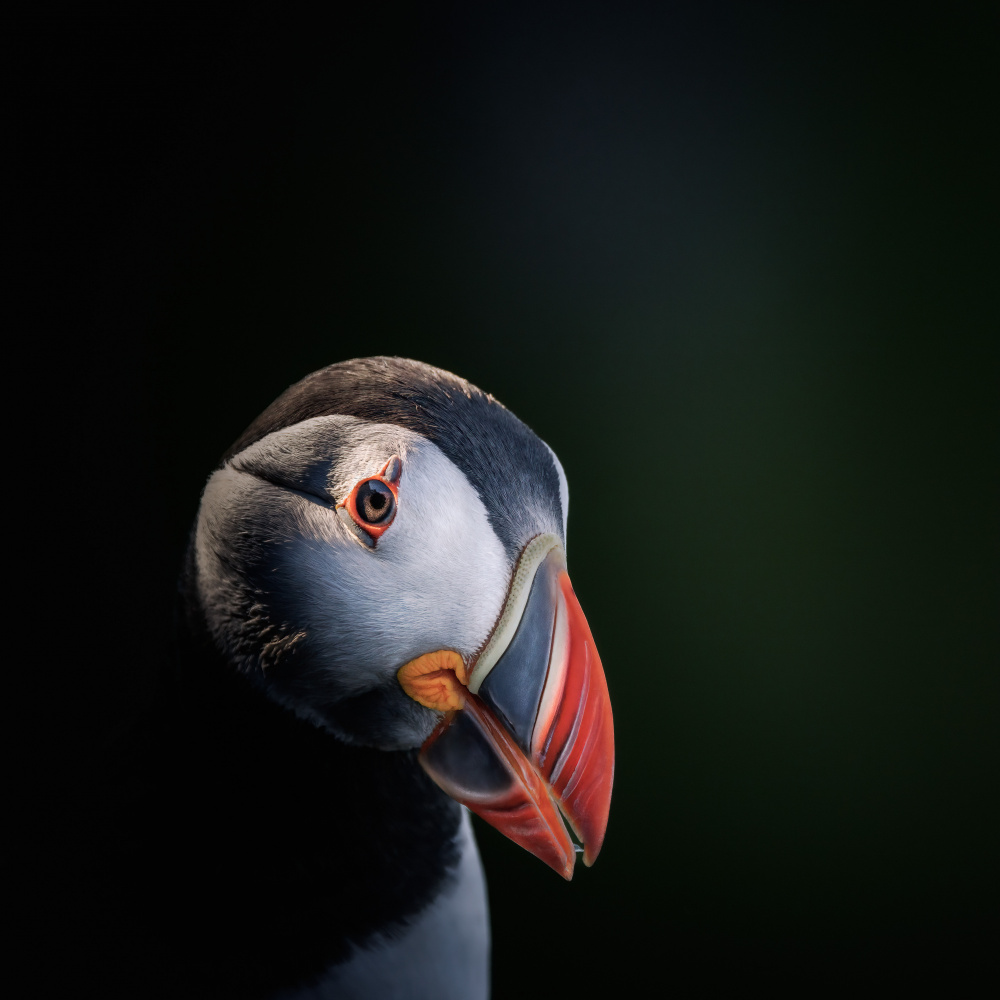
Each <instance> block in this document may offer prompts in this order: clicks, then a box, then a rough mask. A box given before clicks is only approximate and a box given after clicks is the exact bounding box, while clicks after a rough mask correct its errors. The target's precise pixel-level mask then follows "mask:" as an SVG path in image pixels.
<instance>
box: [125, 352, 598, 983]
mask: <svg viewBox="0 0 1000 1000" xmlns="http://www.w3.org/2000/svg"><path fill="white" fill-rule="evenodd" d="M568 503H569V490H568V486H567V481H566V476H565V473H564V471H563V468H562V465H561V464H560V462H559V459H558V458H557V457H556V455H555V453H554V452H553V451H552V449H551V448H549V447H548V445H546V444H545V442H544V441H542V440H541V439H540V438H539V437H538V436H536V435H535V434H534V433H533V432H532V431H531V430H530V429H529V428H528V427H527V426H526V425H525V424H524V423H522V422H521V421H520V420H519V419H518V418H517V417H516V416H515V415H514V414H513V413H511V412H510V411H509V410H508V409H506V408H505V407H504V406H503V405H502V404H501V403H499V402H498V401H497V400H496V399H494V398H493V397H492V396H491V395H488V394H487V393H485V392H483V391H481V390H480V389H478V388H476V387H475V386H474V385H471V384H470V383H469V382H467V381H466V380H464V379H462V378H460V377H458V376H456V375H453V374H451V373H449V372H447V371H444V370H441V369H439V368H435V367H432V366H430V365H427V364H424V363H421V362H418V361H414V360H408V359H403V358H395V357H374V358H361V359H355V360H350V361H344V362H341V363H337V364H333V365H330V366H329V367H326V368H323V369H321V370H319V371H316V372H313V373H312V374H310V375H308V376H306V377H305V378H303V379H302V380H301V381H299V382H297V383H296V384H294V385H292V386H291V387H290V388H289V389H287V390H286V391H285V392H284V393H283V394H282V395H281V396H279V397H278V398H277V399H276V400H275V401H274V402H273V403H272V404H271V405H270V406H269V407H267V409H265V410H264V411H263V413H261V414H260V416H258V417H257V418H256V419H255V420H254V421H253V422H252V423H251V424H250V425H249V427H248V428H247V429H246V430H245V431H244V432H243V434H241V435H240V437H239V438H238V439H237V440H236V441H235V443H234V444H233V445H232V447H230V448H229V450H228V451H227V452H226V453H225V454H224V455H223V456H222V458H221V460H220V462H219V464H218V466H217V467H216V468H215V469H214V470H213V471H212V472H211V474H210V476H209V477H208V480H207V483H206V484H205V487H204V491H203V494H202V496H201V501H200V506H199V508H198V512H197V516H196V518H195V523H194V526H193V529H192V531H191V535H190V544H189V546H188V549H187V554H186V557H185V559H184V565H183V570H182V572H181V575H180V581H179V586H178V590H177V610H176V615H175V623H174V624H175V628H174V643H173V648H172V651H171V654H170V656H169V658H168V659H166V660H165V668H164V676H165V677H166V682H165V683H164V685H163V689H162V691H161V692H160V694H159V695H158V696H157V698H156V699H155V700H154V707H153V710H152V711H151V713H150V715H149V716H148V717H147V718H146V719H145V720H144V723H143V725H142V726H141V727H139V729H138V732H136V733H134V734H133V736H132V739H133V743H132V745H131V747H130V749H129V751H128V753H127V754H126V757H127V765H126V766H125V768H124V771H125V774H124V781H123V784H122V785H121V786H120V787H122V788H124V789H125V791H119V793H117V794H116V797H115V798H116V808H117V810H118V815H117V817H116V820H115V826H116V830H117V829H124V830H125V831H126V832H125V833H124V834H123V835H121V836H118V835H117V834H116V838H117V839H115V840H114V844H115V846H114V848H113V849H112V850H113V852H114V853H115V855H116V858H117V860H118V862H119V863H121V862H123V863H124V867H125V869H126V871H129V870H131V872H132V874H131V875H129V876H127V877H126V878H125V880H124V881H125V882H126V883H127V888H126V890H125V891H124V894H123V902H122V903H121V906H120V910H121V912H122V914H124V916H125V918H126V919H125V920H124V921H123V922H124V923H126V924H129V925H130V927H129V933H126V934H125V935H124V936H123V937H122V938H121V939H120V941H119V943H118V944H117V945H116V947H117V948H118V959H119V963H120V964H119V968H118V972H117V973H116V975H115V977H114V978H115V980H116V983H117V985H119V986H121V985H124V987H125V990H124V992H131V993H132V995H143V996H159V995H163V996H174V995H177V996H180V995H183V996H206V997H209V996H210V997H220V996H239V997H261V998H263V997H268V998H282V1000H305V998H314V1000H320V998H327V997H336V998H379V1000H391V998H397V997H398V998H406V1000H422V998H425V997H426V998H432V997H433V998H436V1000H449V998H454V1000H480V998H486V997H488V996H489V992H490V920H489V911H488V902H487V889H486V881H485V878H484V873H483V868H482V865H481V862H480V857H479V853H478V850H477V847H476V841H475V837H474V834H473V829H472V825H471V822H470V814H471V813H475V814H476V815H477V816H479V817H480V818H481V819H482V820H483V821H484V822H485V823H487V824H489V825H491V826H493V827H495V828H496V829H497V830H499V831H500V832H501V833H503V834H504V835H505V836H506V837H508V838H509V839H510V840H511V841H513V842H514V843H515V844H516V845H519V846H520V847H521V848H523V849H525V850H526V851H527V852H529V853H530V854H531V855H534V857H535V858H537V859H538V860H539V861H541V862H542V863H544V864H545V865H547V866H548V867H549V868H551V869H553V871H554V872H556V873H558V875H559V876H562V877H563V878H565V879H571V878H572V875H573V872H574V866H575V862H576V860H577V857H578V856H581V857H582V860H583V863H584V864H585V865H591V864H592V863H593V862H594V861H595V859H596V858H597V856H598V853H599V852H600V850H601V845H602V843H603V841H604V836H605V830H606V826H607V821H608V814H609V809H610V801H611V790H612V783H613V775H614V732H613V718H612V711H611V703H610V699H609V695H608V685H607V681H606V678H605V675H604V671H603V667H602V664H601V660H600V657H599V655H598V652H597V649H596V646H595V644H594V640H593V636H592V634H591V631H590V628H589V626H588V624H587V619H586V617H585V616H584V613H583V610H582V608H581V605H580V602H579V600H578V599H577V597H576V595H575V593H574V590H573V587H572V584H571V582H570V578H569V576H568V573H567V568H566V525H567V514H568ZM137 844H138V845H141V846H136V845H137ZM140 899H141V901H142V905H141V906H140V903H139V900H140ZM150 901H152V905H150ZM140 911H141V912H140ZM150 913H152V914H153V916H152V918H151V917H150ZM133 917H134V919H133ZM136 928H142V929H141V930H137V929H136ZM129 935H131V936H129ZM140 940H141V942H142V944H141V946H140V945H139V943H138V942H139V941H140ZM140 952H141V953H143V954H144V956H145V958H144V960H143V961H142V962H140V960H139V959H137V958H136V955H137V954H139V953H140Z"/></svg>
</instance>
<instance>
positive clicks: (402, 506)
mask: <svg viewBox="0 0 1000 1000" xmlns="http://www.w3.org/2000/svg"><path fill="white" fill-rule="evenodd" d="M393 454H398V455H399V456H400V459H401V464H402V471H401V474H400V479H399V485H398V491H399V499H398V505H397V510H396V514H395V518H394V520H393V522H392V524H391V525H390V527H389V528H388V529H387V530H386V532H385V533H384V534H383V535H382V536H381V537H380V538H379V539H378V541H377V543H376V544H375V546H374V547H372V548H369V547H367V546H364V545H361V544H359V543H358V541H357V539H356V538H355V537H354V536H353V534H352V533H351V532H350V531H349V529H348V528H346V527H345V526H344V525H343V524H342V523H341V521H340V519H339V518H338V516H337V514H336V512H335V505H336V503H337V502H339V501H341V500H342V499H343V498H344V497H345V496H346V495H347V494H348V493H349V492H350V490H351V489H352V488H353V486H354V485H355V483H357V481H358V480H359V479H363V478H365V477H367V476H373V475H375V474H377V473H378V472H379V470H380V469H381V468H382V467H383V466H384V464H385V462H386V461H387V460H388V459H389V457H390V456H392V455H393ZM296 484H298V485H296ZM196 555H197V567H198V583H199V589H200V592H201V596H202V601H203V605H204V607H205V609H206V614H207V617H208V624H209V627H210V629H211V631H212V633H213V634H214V635H215V637H216V639H217V641H219V642H220V643H221V644H222V645H223V646H224V647H225V648H227V649H229V650H231V651H233V652H234V653H235V654H236V655H237V657H239V656H240V655H242V656H243V661H242V662H241V664H240V665H241V666H243V667H244V668H247V669H253V668H255V667H263V680H264V683H265V686H266V687H268V688H269V689H271V688H272V685H273V686H274V690H273V692H272V693H273V694H274V695H275V697H277V698H278V700H280V701H283V702H286V703H288V704H290V705H291V707H293V708H294V709H295V710H296V711H297V712H299V714H302V715H305V716H307V717H313V718H317V714H316V712H315V711H311V710H310V705H309V693H308V692H309V688H308V685H305V686H304V685H302V684H299V683H290V682H289V680H288V678H286V677H284V676H283V670H282V666H281V663H282V661H281V656H280V655H278V656H277V657H276V658H275V660H274V662H273V663H271V662H269V661H266V660H262V659H261V658H260V649H261V648H262V645H265V644H266V643H267V642H281V641H284V642H287V643H289V644H290V645H289V650H292V649H293V648H294V647H295V646H296V645H298V646H300V647H302V648H306V647H307V648H308V654H307V655H308V663H309V671H310V675H311V676H312V677H316V674H317V671H318V674H319V679H320V680H321V681H322V684H321V685H320V686H321V687H322V688H323V690H324V698H326V699H327V700H329V699H330V698H331V697H333V698H349V697H352V696H355V695H360V694H362V693H364V692H368V691H371V690H373V689H375V688H377V687H379V686H380V685H385V684H390V685H391V684H392V683H394V678H395V674H396V671H397V670H398V669H399V667H400V666H402V665H403V664H404V663H406V662H407V661H409V660H411V659H414V658H415V657H417V656H419V655H421V654H423V653H426V652H430V651H433V650H438V649H453V650H455V651H457V652H458V653H460V654H461V655H463V656H464V657H466V658H468V657H471V656H472V655H473V654H474V653H475V652H476V650H478V649H479V648H480V647H481V646H482V645H483V643H484V642H485V640H486V638H487V636H488V635H489V633H490V630H491V629H492V627H493V624H494V623H495V622H496V620H497V616H498V615H499V614H500V610H501V608H502V606H503V602H504V597H505V595H506V592H507V584H508V581H509V579H510V572H511V569H512V567H511V565H510V562H509V559H508V557H507V555H506V553H505V552H504V548H503V545H502V544H501V542H500V540H499V538H498V537H497V535H496V533H495V532H494V531H493V528H492V527H491V525H490V523H489V519H488V516H487V512H486V508H485V507H484V505H483V503H482V501H481V500H480V498H479V495H478V494H477V493H476V491H475V490H474V489H473V487H472V486H471V485H470V483H469V481H468V480H467V479H466V477H465V476H464V474H463V473H462V472H461V471H460V470H459V469H458V468H457V466H455V465H454V464H453V463H452V462H451V461H450V460H449V459H448V458H447V457H446V456H445V455H444V453H443V452H442V451H441V450H440V449H439V448H438V447H437V446H436V445H435V444H433V443H432V442H430V441H428V440H427V439H426V438H424V437H423V436H422V435H419V434H417V433H415V432H412V431H409V430H406V429H405V428H401V427H399V426H396V425H389V424H373V423H368V422H365V421H362V420H358V419H356V418H353V417H344V416H328V417H316V418H313V419H311V420H306V421H303V422H302V423H300V424H296V425H294V426H293V427H289V428H286V429H284V430H281V431H276V432H275V433H273V434H270V435H268V436H267V437H266V438H264V439H263V440H261V441H260V442H258V443H257V444H255V445H253V446H252V447H250V448H248V449H247V450H246V451H244V452H242V453H241V454H240V455H237V456H236V457H235V458H234V459H232V460H231V461H230V462H229V463H227V465H226V466H225V467H224V468H223V469H220V470H219V471H217V472H216V473H215V474H214V475H213V476H212V477H211V478H210V479H209V482H208V485H207V486H206V488H205V493H204V495H203V498H202V506H201V510H200V513H199V518H198V527H197V536H196ZM257 619H260V622H261V625H260V626H259V627H257V626H256V625H255V624H254V623H255V622H256V621H257ZM280 652H281V650H280V649H279V650H278V653H279V654H280ZM295 655H296V656H300V658H301V654H300V653H299V652H296V653H295ZM292 679H293V680H295V679H296V678H295V677H294V676H293V678H292ZM313 708H314V709H315V708H316V706H313ZM421 711H422V712H423V711H426V710H423V709H421ZM320 718H321V716H320Z"/></svg>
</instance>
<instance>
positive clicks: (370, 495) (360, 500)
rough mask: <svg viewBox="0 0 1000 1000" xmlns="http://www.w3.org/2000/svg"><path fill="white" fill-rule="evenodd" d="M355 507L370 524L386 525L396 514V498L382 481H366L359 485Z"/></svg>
mask: <svg viewBox="0 0 1000 1000" xmlns="http://www.w3.org/2000/svg"><path fill="white" fill-rule="evenodd" d="M354 505H355V507H356V509H357V512H358V515H359V516H360V517H361V518H362V520H364V521H366V522H367V523H368V524H385V523H387V522H389V521H391V520H392V515H393V514H395V513H396V498H395V497H394V496H393V495H392V490H390V489H389V487H388V486H386V484H385V483H383V482H382V480H381V479H366V480H365V481H364V482H363V483H360V484H359V485H358V491H357V493H356V494H355V499H354Z"/></svg>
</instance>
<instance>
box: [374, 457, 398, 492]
mask: <svg viewBox="0 0 1000 1000" xmlns="http://www.w3.org/2000/svg"><path fill="white" fill-rule="evenodd" d="M402 471H403V460H402V459H401V458H400V457H399V455H393V456H392V457H391V458H390V459H389V461H388V462H386V463H385V465H383V466H382V471H381V472H380V473H379V475H380V476H381V477H382V478H383V479H384V480H386V482H389V483H392V484H393V486H398V485H399V476H400V473H401V472H402Z"/></svg>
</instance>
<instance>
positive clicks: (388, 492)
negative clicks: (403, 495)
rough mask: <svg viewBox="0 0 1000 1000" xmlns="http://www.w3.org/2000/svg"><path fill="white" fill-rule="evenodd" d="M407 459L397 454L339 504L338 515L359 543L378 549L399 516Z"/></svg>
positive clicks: (355, 487)
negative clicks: (401, 487)
mask: <svg viewBox="0 0 1000 1000" xmlns="http://www.w3.org/2000/svg"><path fill="white" fill-rule="evenodd" d="M402 471H403V460H402V459H401V458H400V457H399V455H393V456H391V457H390V458H389V460H388V461H387V462H386V463H385V465H383V466H382V471H381V472H379V474H378V475H377V476H366V477H365V478H364V479H361V480H359V481H358V482H357V483H355V484H354V489H352V490H351V492H350V493H349V494H348V495H347V497H345V498H344V499H343V500H342V501H341V502H340V503H339V504H337V516H338V517H339V518H340V520H341V521H342V522H343V523H344V525H345V527H347V528H348V529H349V530H350V532H351V534H353V535H354V537H355V538H357V540H358V541H359V542H361V543H362V544H364V545H367V546H368V548H374V547H375V543H376V542H377V541H378V540H379V539H380V538H381V537H382V535H383V534H385V532H386V530H387V529H388V528H389V526H390V525H391V524H392V522H393V521H394V520H395V518H396V508H397V507H398V504H399V477H400V475H401V474H402Z"/></svg>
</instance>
